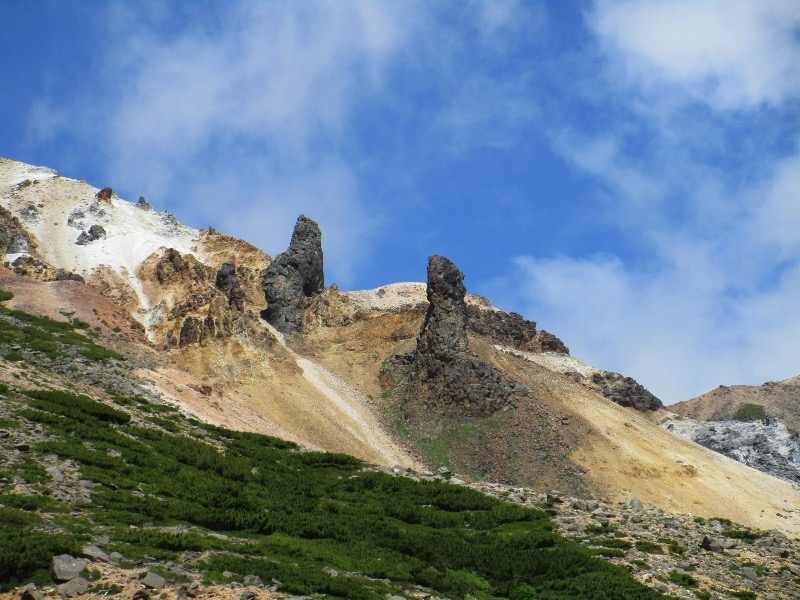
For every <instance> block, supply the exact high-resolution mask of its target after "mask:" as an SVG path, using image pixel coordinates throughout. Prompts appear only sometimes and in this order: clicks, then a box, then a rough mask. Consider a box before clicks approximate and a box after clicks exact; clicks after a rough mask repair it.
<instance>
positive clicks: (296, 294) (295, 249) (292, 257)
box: [262, 215, 325, 334]
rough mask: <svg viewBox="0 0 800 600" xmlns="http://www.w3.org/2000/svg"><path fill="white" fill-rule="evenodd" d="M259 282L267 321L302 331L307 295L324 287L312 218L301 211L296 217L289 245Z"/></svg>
mask: <svg viewBox="0 0 800 600" xmlns="http://www.w3.org/2000/svg"><path fill="white" fill-rule="evenodd" d="M262 286H263V288H264V297H265V298H266V300H267V308H266V310H265V311H264V312H263V317H264V318H265V319H266V320H267V322H269V323H270V324H271V325H272V326H274V327H275V328H276V329H277V330H278V331H280V332H281V333H283V334H292V333H296V332H300V331H302V330H303V308H304V306H305V303H306V301H307V299H309V298H311V297H312V296H314V295H316V294H319V293H320V292H322V290H323V289H324V288H325V273H324V269H323V257H322V233H321V232H320V230H319V226H318V225H317V223H316V222H314V221H312V220H311V219H309V218H307V217H305V216H302V215H301V216H300V217H299V218H298V219H297V223H296V224H295V227H294V233H293V234H292V241H291V243H290V244H289V249H288V250H286V252H283V253H282V254H279V255H278V256H277V257H275V260H274V261H272V263H271V264H270V265H269V267H267V269H266V270H265V271H264V275H263V277H262Z"/></svg>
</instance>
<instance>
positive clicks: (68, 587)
mask: <svg viewBox="0 0 800 600" xmlns="http://www.w3.org/2000/svg"><path fill="white" fill-rule="evenodd" d="M89 586H90V584H89V581H88V580H86V579H84V578H83V577H75V578H74V579H70V580H69V581H68V582H67V583H62V584H61V585H59V586H56V589H57V590H58V593H59V594H61V595H62V596H64V597H66V598H74V597H75V596H80V595H81V594H85V593H86V592H87V591H89Z"/></svg>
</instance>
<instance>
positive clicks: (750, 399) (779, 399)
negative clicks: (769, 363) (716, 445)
mask: <svg viewBox="0 0 800 600" xmlns="http://www.w3.org/2000/svg"><path fill="white" fill-rule="evenodd" d="M670 410H672V411H674V412H676V413H678V414H679V415H682V416H684V417H690V418H692V419H695V420H697V421H750V420H753V419H759V420H761V419H764V418H765V417H766V416H771V417H775V418H777V419H778V420H779V421H780V422H782V423H783V424H784V425H786V427H787V428H788V429H789V431H792V432H794V433H800V376H797V377H790V378H789V379H784V380H783V381H767V382H766V383H764V384H762V385H757V386H753V385H731V386H727V385H721V386H719V387H718V388H716V389H714V390H711V391H710V392H708V393H706V394H703V395H702V396H698V397H697V398H693V399H691V400H686V401H684V402H678V403H677V404H673V405H672V406H671V407H670Z"/></svg>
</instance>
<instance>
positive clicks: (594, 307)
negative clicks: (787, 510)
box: [506, 0, 800, 402]
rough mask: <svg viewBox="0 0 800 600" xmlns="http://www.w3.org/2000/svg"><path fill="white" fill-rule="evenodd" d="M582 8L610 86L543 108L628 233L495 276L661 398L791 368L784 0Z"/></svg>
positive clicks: (609, 222) (797, 226) (799, 273)
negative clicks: (586, 118) (571, 115)
mask: <svg viewBox="0 0 800 600" xmlns="http://www.w3.org/2000/svg"><path fill="white" fill-rule="evenodd" d="M587 19H588V23H589V26H590V28H591V29H592V31H593V32H594V34H595V36H596V39H597V42H598V48H599V50H600V52H601V56H602V57H603V60H604V62H603V64H604V65H605V67H604V68H605V70H604V71H602V72H601V73H600V74H599V76H598V77H597V78H596V80H595V84H596V86H597V89H596V90H595V93H596V94H597V95H598V96H599V97H600V98H603V99H604V100H608V99H610V98H613V99H614V104H613V105H612V106H611V107H609V105H608V104H603V105H602V106H603V108H604V109H605V110H607V111H608V115H609V117H608V118H607V119H606V120H605V122H603V123H602V124H596V125H595V127H594V128H592V129H591V130H589V129H588V128H587V129H581V128H580V126H579V125H578V124H575V123H570V124H564V123H563V122H555V123H551V124H550V127H549V131H550V135H551V140H552V147H553V149H554V150H555V151H556V152H557V153H558V154H560V155H561V156H562V157H564V159H565V160H566V161H567V162H568V163H569V164H570V165H572V166H573V167H574V168H575V169H576V170H577V171H578V172H580V173H582V174H584V175H587V176H588V177H590V178H591V179H593V180H594V182H595V183H596V184H598V185H597V188H596V190H597V191H596V200H598V201H599V203H600V204H601V206H602V207H603V212H602V213H601V214H600V215H599V218H600V219H602V226H603V227H604V228H605V229H606V230H609V231H613V232H615V233H616V234H617V235H619V236H620V237H621V238H622V239H624V240H625V241H626V242H628V244H629V245H630V247H632V248H635V249H636V250H635V251H633V252H631V251H630V250H620V251H619V254H618V255H617V256H614V255H602V256H597V255H593V254H588V255H587V254H576V255H573V256H561V257H549V258H533V257H519V258H518V259H517V260H516V261H515V267H514V268H515V271H514V273H515V277H514V279H513V281H514V284H516V290H515V291H513V292H511V293H512V294H514V293H516V294H517V298H521V299H523V300H522V301H523V302H525V312H526V313H527V314H529V315H531V316H532V317H533V318H535V319H536V320H537V321H539V322H540V324H541V325H542V326H543V327H545V328H547V329H549V330H551V331H553V332H554V333H556V334H557V335H559V336H560V337H562V338H563V339H564V341H565V343H566V344H567V345H568V346H570V348H571V350H573V353H574V354H575V355H576V356H578V357H579V358H581V359H583V360H586V361H587V362H589V363H590V364H593V365H595V366H598V367H601V368H606V369H611V370H616V371H620V372H622V373H625V374H627V375H631V376H633V377H636V378H637V379H639V380H640V381H641V382H642V383H643V384H645V385H646V386H647V387H649V388H650V389H651V391H653V392H654V393H655V394H656V395H658V396H660V397H661V398H662V399H663V400H665V401H666V402H675V401H678V400H683V399H687V398H690V397H692V396H695V395H698V394H700V393H703V392H705V391H707V390H709V389H712V388H714V387H716V386H717V385H719V384H733V383H749V384H758V383H761V382H763V381H766V380H774V379H782V378H785V377H790V376H793V375H797V374H798V362H797V357H798V356H800V336H798V332H799V331H800V313H798V311H797V309H796V305H797V298H800V175H798V174H800V153H798V150H797V148H798V145H797V144H798V138H797V130H796V125H792V124H791V117H789V114H790V112H789V111H790V110H791V108H790V107H791V106H792V105H793V104H794V105H796V103H797V101H798V100H799V99H800V40H798V37H797V31H798V28H799V27H800V5H798V4H797V3H796V2H779V1H765V2H739V1H731V2H715V1H700V2H697V1H691V2H690V1H683V0H670V1H643V2H635V3H632V2H625V1H622V2H620V1H608V0H599V1H598V2H597V3H596V5H595V6H594V7H593V9H592V10H590V11H589V12H588V13H587ZM696 101H700V102H702V103H704V104H705V105H706V108H705V109H703V110H698V109H697V105H696ZM732 109H735V110H732ZM793 127H794V129H792V128H793ZM623 247H624V244H623ZM506 287H511V286H510V285H509V284H508V283H507V282H506Z"/></svg>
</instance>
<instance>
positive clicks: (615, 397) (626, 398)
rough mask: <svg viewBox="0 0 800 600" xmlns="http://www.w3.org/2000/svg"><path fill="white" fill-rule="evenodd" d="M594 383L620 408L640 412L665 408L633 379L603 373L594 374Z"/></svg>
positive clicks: (607, 372)
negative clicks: (633, 409)
mask: <svg viewBox="0 0 800 600" xmlns="http://www.w3.org/2000/svg"><path fill="white" fill-rule="evenodd" d="M592 382H593V383H595V384H596V385H598V386H600V389H601V390H602V392H603V396H605V397H606V398H608V399H609V400H611V401H612V402H616V403H617V404H619V405H620V406H627V407H630V408H635V409H636V410H640V411H648V410H658V409H659V408H664V405H663V404H662V403H661V400H659V399H658V398H656V397H655V396H654V395H653V394H651V393H650V392H649V391H648V390H647V388H645V387H644V386H643V385H642V384H640V383H639V382H638V381H636V380H635V379H633V378H632V377H625V376H624V375H620V374H619V373H612V372H610V371H603V372H600V373H594V374H593V375H592Z"/></svg>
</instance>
